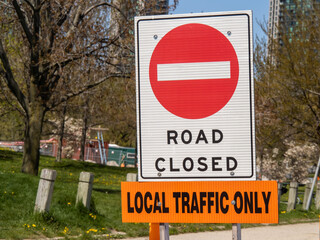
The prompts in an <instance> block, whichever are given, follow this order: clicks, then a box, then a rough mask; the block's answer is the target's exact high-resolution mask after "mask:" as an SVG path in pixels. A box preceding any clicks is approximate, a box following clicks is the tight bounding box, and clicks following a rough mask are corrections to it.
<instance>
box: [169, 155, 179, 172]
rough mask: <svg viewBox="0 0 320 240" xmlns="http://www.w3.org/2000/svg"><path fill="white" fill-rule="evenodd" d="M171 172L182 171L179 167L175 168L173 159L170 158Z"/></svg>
mask: <svg viewBox="0 0 320 240" xmlns="http://www.w3.org/2000/svg"><path fill="white" fill-rule="evenodd" d="M170 172H180V169H179V168H173V159H172V158H170Z"/></svg>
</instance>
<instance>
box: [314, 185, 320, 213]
mask: <svg viewBox="0 0 320 240" xmlns="http://www.w3.org/2000/svg"><path fill="white" fill-rule="evenodd" d="M315 205H316V209H317V210H319V209H320V182H318V183H317V191H316V200H315Z"/></svg>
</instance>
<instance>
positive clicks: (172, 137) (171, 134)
mask: <svg viewBox="0 0 320 240" xmlns="http://www.w3.org/2000/svg"><path fill="white" fill-rule="evenodd" d="M177 137H178V133H177V131H175V130H168V131H167V143H168V144H171V141H170V140H173V142H174V144H178V141H177Z"/></svg>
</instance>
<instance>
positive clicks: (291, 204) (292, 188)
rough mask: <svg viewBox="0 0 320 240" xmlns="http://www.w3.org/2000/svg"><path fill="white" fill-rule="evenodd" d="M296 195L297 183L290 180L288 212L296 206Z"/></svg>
mask: <svg viewBox="0 0 320 240" xmlns="http://www.w3.org/2000/svg"><path fill="white" fill-rule="evenodd" d="M297 195H298V183H297V182H290V189H289V198H288V206H287V212H290V211H291V210H293V209H295V208H296V202H297Z"/></svg>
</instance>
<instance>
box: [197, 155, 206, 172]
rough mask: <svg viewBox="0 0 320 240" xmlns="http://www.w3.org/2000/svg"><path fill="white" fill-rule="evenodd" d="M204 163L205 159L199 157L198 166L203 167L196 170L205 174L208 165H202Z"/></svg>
mask: <svg viewBox="0 0 320 240" xmlns="http://www.w3.org/2000/svg"><path fill="white" fill-rule="evenodd" d="M204 161H207V158H205V157H200V158H199V159H198V163H199V165H201V166H202V167H203V168H201V167H198V170H199V171H201V172H205V171H207V170H208V165H207V164H206V163H204Z"/></svg>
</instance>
